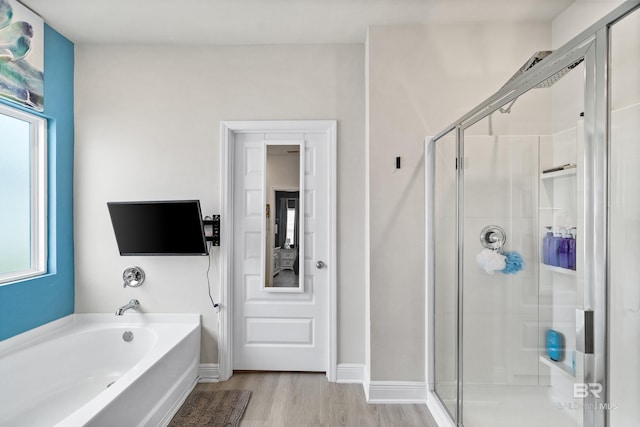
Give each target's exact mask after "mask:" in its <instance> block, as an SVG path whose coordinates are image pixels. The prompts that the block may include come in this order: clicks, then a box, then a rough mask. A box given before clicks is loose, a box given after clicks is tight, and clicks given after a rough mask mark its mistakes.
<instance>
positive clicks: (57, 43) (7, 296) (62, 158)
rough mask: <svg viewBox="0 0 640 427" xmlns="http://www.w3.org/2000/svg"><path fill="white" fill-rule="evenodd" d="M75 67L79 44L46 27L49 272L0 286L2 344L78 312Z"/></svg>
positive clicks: (45, 103) (45, 100)
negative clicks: (74, 256)
mask: <svg viewBox="0 0 640 427" xmlns="http://www.w3.org/2000/svg"><path fill="white" fill-rule="evenodd" d="M73 68H74V46H73V43H71V42H70V41H69V40H67V39H66V38H65V37H63V36H62V35H60V34H59V33H58V32H56V31H55V30H53V29H52V28H51V27H49V26H48V25H46V24H45V39H44V112H43V114H38V115H40V116H42V117H45V118H46V119H47V120H48V123H49V129H48V139H49V150H48V153H47V154H48V168H49V169H48V171H49V178H48V185H49V197H48V202H49V221H48V224H49V225H48V230H49V251H48V255H49V264H48V273H47V274H46V275H44V276H40V277H37V278H34V279H28V280H23V281H20V282H15V283H11V284H6V285H4V286H0V340H3V339H6V338H9V337H12V336H14V335H17V334H20V333H22V332H24V331H27V330H29V329H33V328H35V327H38V326H40V325H43V324H45V323H48V322H51V321H53V320H56V319H59V318H61V317H64V316H66V315H68V314H72V313H73V307H74V265H73V138H74V135H73V126H74V124H73V79H74V75H73ZM0 102H3V103H6V104H8V105H11V106H14V107H15V105H14V104H12V103H10V102H5V101H4V100H0ZM25 111H29V112H31V113H33V111H30V110H25Z"/></svg>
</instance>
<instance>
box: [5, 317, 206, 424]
mask: <svg viewBox="0 0 640 427" xmlns="http://www.w3.org/2000/svg"><path fill="white" fill-rule="evenodd" d="M125 332H131V333H132V334H133V339H132V340H131V341H129V342H126V341H125V340H124V339H123V334H124V333H125ZM199 358H200V316H199V315H197V314H137V313H131V312H129V313H126V314H124V315H123V316H115V315H113V314H75V315H70V316H67V317H64V318H62V319H60V320H57V321H55V322H51V323H48V324H46V325H44V326H41V327H39V328H36V329H33V330H31V331H28V332H25V333H23V334H20V335H18V336H15V337H12V338H9V339H7V340H4V341H1V342H0V426H3V427H4V426H10V427H20V426H25V427H26V426H28V427H36V426H58V427H79V426H85V425H86V426H105V427H107V426H108V427H115V426H121V427H133V426H159V425H165V424H167V423H168V422H169V421H170V419H171V417H172V416H173V414H174V413H175V411H177V409H178V408H179V406H180V404H181V403H182V402H183V401H184V399H185V398H186V396H187V395H188V394H189V392H190V391H191V390H192V389H193V387H194V386H195V383H196V379H197V372H198V361H199Z"/></svg>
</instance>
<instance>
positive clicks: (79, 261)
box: [75, 45, 365, 363]
mask: <svg viewBox="0 0 640 427" xmlns="http://www.w3.org/2000/svg"><path fill="white" fill-rule="evenodd" d="M363 69H364V48H363V46H362V45H313V46H238V47H204V46H202V47H198V46H195V47H187V46H180V45H167V46H121V45H107V46H102V45H100V46H98V45H78V46H76V100H75V103H76V145H75V147H76V148H75V149H76V153H75V168H76V169H75V245H76V263H75V265H76V311H77V312H79V313H83V312H111V311H114V310H115V309H116V308H117V307H118V306H120V305H122V304H124V303H126V302H127V301H129V299H130V298H138V299H139V300H140V302H141V305H142V309H143V310H144V311H148V312H198V313H202V321H203V340H202V357H201V361H202V362H203V363H215V362H216V361H217V345H216V337H217V328H218V325H217V319H218V315H217V314H216V313H215V312H214V310H213V308H212V307H211V305H210V303H209V300H208V295H207V280H206V271H207V259H206V258H205V257H120V256H119V255H118V251H117V247H116V243H115V238H114V236H113V231H112V228H111V223H110V221H109V217H108V213H107V209H106V202H108V201H116V200H160V199H191V198H193V199H200V200H201V202H202V209H203V214H205V215H211V214H214V213H219V212H220V208H221V207H220V180H221V177H220V168H219V164H220V159H219V153H220V142H219V126H220V121H221V120H279V119H282V120H292V119H294V120H295V119H337V120H338V158H339V163H338V235H339V239H338V259H339V266H338V301H339V307H338V362H339V363H363V362H364V252H363V249H362V242H363V240H364V224H363V223H362V218H363V216H364V194H363V188H364V167H365V164H364V149H365V145H364V75H363ZM211 264H212V265H211V274H210V277H211V287H212V294H213V296H214V297H217V296H218V295H219V283H218V277H219V276H218V266H219V252H218V250H217V249H214V250H213V255H212V262H211ZM132 265H139V266H140V267H142V268H143V269H144V270H145V271H146V273H147V280H146V282H145V284H144V285H143V286H142V287H140V288H136V289H130V288H128V289H123V287H122V281H121V275H122V271H123V270H124V269H125V268H126V267H128V266H132Z"/></svg>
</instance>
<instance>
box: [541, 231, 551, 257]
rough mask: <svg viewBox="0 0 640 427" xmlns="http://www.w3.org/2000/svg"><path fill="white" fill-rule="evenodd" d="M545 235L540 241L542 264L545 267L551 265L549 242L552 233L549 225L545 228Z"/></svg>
mask: <svg viewBox="0 0 640 427" xmlns="http://www.w3.org/2000/svg"><path fill="white" fill-rule="evenodd" d="M546 229H547V234H545V236H544V238H543V239H542V263H543V264H546V265H551V260H550V257H549V255H550V254H551V240H552V239H553V231H552V230H551V229H552V227H551V226H550V225H547V226H546Z"/></svg>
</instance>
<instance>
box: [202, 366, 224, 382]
mask: <svg viewBox="0 0 640 427" xmlns="http://www.w3.org/2000/svg"><path fill="white" fill-rule="evenodd" d="M218 381H220V367H219V366H218V364H217V363H201V364H200V366H198V382H199V383H216V382H218Z"/></svg>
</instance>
